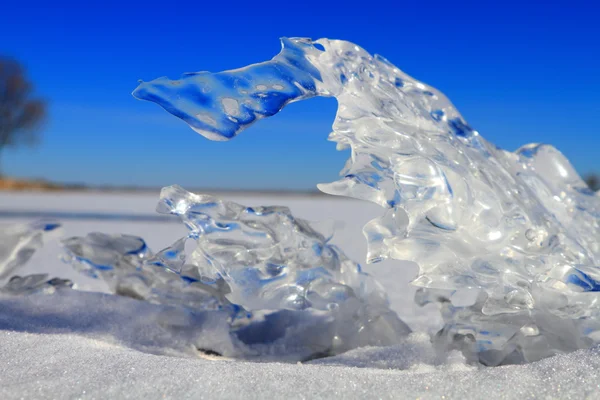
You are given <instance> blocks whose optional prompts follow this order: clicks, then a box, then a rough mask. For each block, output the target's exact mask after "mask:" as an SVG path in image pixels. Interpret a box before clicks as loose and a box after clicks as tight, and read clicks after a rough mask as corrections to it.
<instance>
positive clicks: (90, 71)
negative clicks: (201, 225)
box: [0, 0, 600, 189]
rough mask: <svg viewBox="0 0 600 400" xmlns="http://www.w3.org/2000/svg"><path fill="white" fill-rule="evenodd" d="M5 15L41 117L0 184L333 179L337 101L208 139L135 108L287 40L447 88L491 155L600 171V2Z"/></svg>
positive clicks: (147, 108)
mask: <svg viewBox="0 0 600 400" xmlns="http://www.w3.org/2000/svg"><path fill="white" fill-rule="evenodd" d="M10 3H12V4H10ZM10 3H9V4H4V5H3V6H2V10H1V12H0V54H4V55H9V56H12V57H14V58H16V59H18V60H19V61H21V62H23V63H24V64H25V66H26V68H27V70H28V73H29V76H30V77H31V79H32V80H33V81H34V82H35V84H36V86H37V93H38V94H39V95H40V96H42V97H44V98H45V99H47V100H48V102H49V111H50V118H49V120H48V123H47V124H46V126H45V128H44V130H43V140H42V142H41V144H40V145H39V146H38V147H37V148H34V149H27V148H24V149H20V150H10V151H7V152H6V153H5V154H2V158H1V159H0V163H1V165H2V167H3V170H4V172H5V173H6V174H7V175H12V176H19V177H40V178H46V179H50V180H54V181H61V182H85V183H89V184H114V185H131V184H137V185H140V186H155V187H159V186H163V185H168V184H173V183H178V184H181V185H184V186H187V187H195V188H197V187H210V188H243V189H248V188H255V189H258V188H269V189H282V188H283V189H313V188H314V186H315V184H316V183H319V182H327V181H331V180H334V179H336V177H337V173H338V171H339V170H340V169H341V168H342V166H343V163H344V161H345V159H346V157H347V155H346V154H345V153H339V152H336V151H335V145H334V144H333V143H330V142H328V141H326V137H327V134H328V133H329V131H330V126H331V123H332V121H333V117H334V113H335V109H336V104H335V100H332V99H315V100H313V101H309V102H301V103H296V104H292V105H291V106H289V107H287V108H286V109H285V110H284V111H283V112H282V113H281V114H279V115H277V116H276V117H274V118H272V119H269V120H264V121H261V123H259V124H257V125H255V126H254V127H252V128H251V129H250V130H248V131H246V132H244V133H242V134H241V135H240V136H239V137H237V138H235V139H234V140H232V141H230V142H225V143H223V142H219V143H215V142H210V141H208V140H206V139H204V138H203V137H201V136H200V135H198V134H196V133H194V132H193V131H192V130H191V129H189V128H188V127H187V126H186V125H185V124H184V123H183V122H181V121H179V120H177V119H176V118H174V117H172V116H170V115H168V114H167V113H166V112H165V111H163V110H162V109H160V108H159V107H158V106H156V105H154V104H151V103H147V102H141V101H137V100H135V99H134V98H133V97H132V96H131V91H132V90H133V89H134V88H135V87H136V86H137V81H138V80H139V79H143V80H151V79H154V78H157V77H159V76H165V75H166V76H169V77H170V78H176V77H178V76H179V75H181V74H182V73H184V72H189V71H199V70H208V71H220V70H225V69H232V68H238V67H242V66H245V65H247V64H251V63H255V62H260V61H264V60H267V59H270V58H271V57H272V56H274V55H275V54H276V53H277V52H278V51H279V40H278V38H279V37H281V36H304V37H312V38H318V37H329V38H334V39H346V40H350V41H353V42H355V43H357V44H359V45H361V46H362V47H364V48H365V49H366V50H367V51H369V52H371V53H379V54H381V55H383V56H384V57H386V58H387V59H389V60H390V61H391V62H392V63H394V64H395V65H397V66H398V67H399V68H401V69H403V70H404V71H406V72H407V73H409V74H410V75H412V76H414V77H415V78H417V79H419V80H422V81H424V82H426V83H428V84H430V85H432V86H435V87H437V88H438V89H440V90H442V91H443V92H444V93H445V94H446V95H447V96H448V97H449V98H450V99H451V100H452V101H453V103H454V104H455V105H456V106H457V108H458V109H459V110H460V111H461V113H462V114H463V116H464V117H465V118H466V119H467V121H469V123H470V124H471V125H472V126H473V127H474V128H475V129H477V130H478V131H479V132H480V133H481V134H482V135H483V136H484V137H485V138H486V139H488V140H490V141H492V142H494V143H496V144H497V145H499V146H501V147H503V148H507V149H510V150H514V149H516V148H517V147H519V146H520V145H522V144H525V143H530V142H545V143H551V144H553V145H555V146H556V147H557V148H558V149H559V150H561V151H562V152H563V153H565V154H566V156H567V157H568V158H569V159H570V160H571V161H572V162H573V164H574V165H575V167H576V168H577V169H578V170H579V171H580V173H582V174H586V173H588V172H592V171H599V172H600V156H598V153H599V147H600V137H599V134H600V130H599V129H598V122H597V121H598V116H599V115H600V97H599V94H598V93H599V92H600V74H599V71H600V27H599V24H598V16H599V15H600V6H598V5H595V4H594V3H597V2H592V1H588V2H578V1H563V2H552V1H546V2H541V1H530V2H523V1H520V2H510V1H504V2H495V3H497V4H494V5H492V4H491V3H492V2H481V3H489V4H484V5H482V4H478V2H472V3H467V2H462V3H461V2H448V1H440V2H438V1H435V0H432V1H428V2H417V1H413V2H410V3H405V2H400V1H397V2H390V3H386V2H367V3H365V2H361V3H360V4H358V5H357V6H354V7H352V6H350V3H349V2H344V3H339V4H334V3H325V2H318V3H317V2H315V3H310V2H287V1H281V2H272V3H268V2H264V1H261V2H258V1H257V2H253V3H250V2H244V3H239V4H238V3H236V2H229V1H228V2H212V3H209V4H203V3H204V2H203V1H195V2H189V3H182V2H175V1H171V2H161V3H160V4H158V3H157V4H154V3H152V2H144V3H135V2H126V1H121V2H114V3H113V2H110V1H109V2H102V3H98V4H94V3H87V4H81V3H83V2H78V3H75V2H73V3H71V2H60V1H53V2H47V3H42V2H39V3H37V2H10ZM524 3H528V4H524ZM221 4H222V5H221ZM283 132H284V133H285V134H282V133H283Z"/></svg>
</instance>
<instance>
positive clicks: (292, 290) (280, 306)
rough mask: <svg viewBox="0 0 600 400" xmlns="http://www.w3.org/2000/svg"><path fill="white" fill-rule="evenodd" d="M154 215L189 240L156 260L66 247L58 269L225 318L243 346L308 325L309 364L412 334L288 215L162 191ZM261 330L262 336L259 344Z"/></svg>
mask: <svg viewBox="0 0 600 400" xmlns="http://www.w3.org/2000/svg"><path fill="white" fill-rule="evenodd" d="M157 211H158V212H160V213H164V214H173V215H177V216H179V217H180V219H181V220H182V222H183V223H184V224H185V225H186V226H187V228H188V230H189V233H188V235H187V236H185V237H183V238H181V239H179V240H177V241H176V242H175V243H174V244H173V245H172V246H170V247H167V248H166V249H164V250H161V251H159V252H157V253H153V252H152V251H151V250H150V249H149V248H148V247H147V246H146V244H145V242H144V240H143V239H141V238H138V237H134V236H129V235H106V234H102V233H91V234H88V235H87V236H86V237H72V238H67V239H64V240H63V246H64V248H65V252H66V257H65V258H66V261H68V262H70V263H71V264H73V265H74V266H75V267H76V268H77V269H78V270H79V271H81V272H83V273H85V274H87V275H90V276H93V277H99V278H102V279H103V280H104V281H106V282H107V283H108V285H109V288H110V290H111V292H113V293H115V294H118V295H122V296H128V297H133V298H136V299H140V300H146V301H150V302H153V303H159V304H166V305H177V306H185V307H188V308H190V309H193V310H196V311H197V310H205V311H220V312H226V313H228V314H229V315H230V324H231V333H232V334H233V335H234V336H235V337H236V338H237V339H238V340H239V341H240V342H242V343H244V344H245V345H250V344H252V345H264V344H265V343H268V342H269V341H272V339H268V337H274V336H277V335H275V334H274V331H276V330H282V331H284V332H283V333H282V335H283V336H285V335H287V333H286V332H285V330H286V329H288V328H290V329H289V330H290V331H294V330H296V331H299V330H301V329H305V327H301V326H299V325H306V326H311V325H315V326H318V329H316V330H315V332H313V333H312V334H310V335H312V336H311V338H310V339H309V340H306V343H304V344H302V345H299V344H298V343H297V344H296V346H297V347H304V348H303V349H301V350H302V351H304V352H305V353H306V351H308V354H305V356H306V357H308V358H312V357H316V356H317V355H318V354H336V353H339V352H342V351H346V350H349V349H352V348H355V347H358V346H366V345H389V344H394V343H397V342H398V341H399V340H400V339H401V338H403V337H404V336H406V335H407V334H408V333H409V332H410V329H409V328H408V326H406V325H405V324H404V323H403V322H402V321H400V319H398V317H397V315H396V314H395V313H394V312H392V311H391V310H390V309H389V307H388V300H387V297H386V295H385V292H384V291H383V289H382V288H381V287H380V286H379V284H378V283H377V282H376V281H375V280H374V279H373V278H371V277H370V276H369V275H367V274H365V273H363V272H362V271H361V269H360V266H359V265H358V264H356V263H355V262H353V261H351V260H349V259H348V258H347V257H346V256H345V255H344V254H343V253H342V252H341V251H340V250H339V249H338V248H337V247H336V246H334V245H332V244H330V243H329V240H330V239H331V235H323V234H322V233H320V232H319V231H317V230H316V229H315V228H314V227H313V226H311V224H310V223H308V222H307V221H305V220H302V219H298V218H294V217H293V216H292V214H291V213H290V210H289V209H287V208H286V207H278V206H274V207H245V206H242V205H239V204H236V203H232V202H226V201H223V200H219V199H217V198H215V197H213V196H209V195H197V194H193V193H189V192H187V191H185V190H183V189H182V188H181V187H179V186H170V187H166V188H164V189H163V190H162V192H161V200H160V202H159V204H158V207H157ZM187 242H189V243H191V244H192V245H193V246H192V247H193V250H191V251H190V252H189V253H190V254H187V253H188V252H186V243H187ZM286 311H287V312H286ZM274 321H277V322H274ZM300 321H302V323H300ZM263 330H264V331H266V330H269V331H270V332H269V334H268V335H266V334H261V335H258V337H257V334H256V332H257V331H263ZM263 333H264V332H263ZM292 333H293V332H292ZM307 334H309V333H307ZM303 336H304V335H303ZM286 347H287V348H288V349H289V343H288V344H287V345H286ZM273 351H275V350H273V349H272V348H270V349H269V352H270V353H272V352H273ZM247 353H248V351H243V350H240V353H239V354H237V355H238V356H246V355H248V354H247Z"/></svg>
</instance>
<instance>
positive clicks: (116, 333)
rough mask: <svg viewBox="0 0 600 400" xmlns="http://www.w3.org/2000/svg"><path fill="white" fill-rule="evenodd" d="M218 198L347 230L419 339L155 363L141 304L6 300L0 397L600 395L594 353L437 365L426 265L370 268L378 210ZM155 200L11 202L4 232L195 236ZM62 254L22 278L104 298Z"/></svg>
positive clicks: (1, 311) (315, 201)
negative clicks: (420, 270)
mask: <svg viewBox="0 0 600 400" xmlns="http://www.w3.org/2000/svg"><path fill="white" fill-rule="evenodd" d="M220 197H222V198H224V199H227V200H231V201H236V202H239V203H241V204H244V205H248V206H253V205H284V206H288V207H290V208H291V210H292V212H293V213H294V214H295V216H297V217H301V218H304V219H308V220H312V221H320V220H327V219H330V220H334V221H338V222H339V224H340V225H343V227H340V228H338V230H337V231H336V234H335V235H334V240H333V242H334V243H335V244H337V245H339V246H340V247H341V248H342V249H343V250H344V251H345V252H346V254H347V255H348V256H349V257H351V258H353V259H354V260H356V261H359V262H361V264H363V267H364V269H365V270H366V271H367V272H369V273H371V274H372V275H374V276H375V277H376V278H377V279H378V280H379V281H380V282H381V283H382V284H383V286H384V287H385V288H386V290H387V292H388V295H389V297H390V301H391V305H392V309H393V310H395V311H396V312H397V313H398V315H399V316H400V317H401V318H402V319H403V320H404V321H405V322H407V323H408V324H409V325H410V326H411V328H412V329H413V330H414V331H416V332H421V333H416V334H413V335H412V336H411V337H409V339H408V340H407V342H406V343H403V344H400V345H398V346H392V347H389V348H381V349H377V348H368V349H357V350H354V351H351V352H349V353H346V354H343V355H340V356H336V357H331V358H325V359H320V360H316V361H312V362H311V363H309V364H303V365H296V364H281V363H249V362H239V361H230V360H207V359H205V358H199V357H193V356H190V355H182V354H171V356H169V355H165V354H160V355H159V354H151V353H156V352H157V351H156V349H153V347H152V343H142V342H143V338H146V339H148V338H156V336H155V335H154V336H153V333H148V332H144V331H143V330H144V329H145V328H144V326H143V325H136V323H133V324H124V325H131V326H130V327H129V328H128V327H126V326H124V325H123V326H120V327H119V324H120V323H121V322H120V321H123V322H125V321H132V320H135V319H136V316H137V314H136V313H137V312H139V313H144V312H147V310H145V309H144V307H141V306H139V302H135V301H133V300H129V299H119V298H114V297H113V296H102V295H97V294H90V295H87V294H83V295H82V296H80V297H77V296H71V297H69V296H67V297H68V298H64V299H61V298H60V296H56V297H54V298H53V296H37V297H35V298H0V329H2V330H0V336H1V338H0V365H1V366H2V372H1V373H0V397H1V398H7V399H9V398H10V399H12V398H144V399H145V398H239V397H244V398H263V397H265V396H275V397H289V398H319V397H343V398H413V397H414V398H418V397H420V398H440V397H441V396H443V395H445V396H449V397H451V398H481V397H483V396H488V397H489V396H492V397H493V398H523V397H525V396H527V397H533V398H585V397H590V398H598V397H600V391H598V390H599V389H598V385H599V384H598V382H600V379H599V378H600V373H599V365H600V356H599V355H598V353H597V351H595V350H589V351H579V352H576V353H572V354H570V355H566V356H558V357H553V358H550V359H547V360H543V361H541V362H538V363H533V364H529V365H526V366H508V367H498V368H483V367H481V368H479V367H475V366H468V365H466V364H465V363H464V362H463V360H461V359H460V357H455V358H454V359H451V360H450V362H448V363H446V364H444V365H435V362H434V357H433V356H432V355H431V351H432V350H431V348H430V346H429V343H428V337H427V335H425V334H424V333H423V332H434V331H435V330H436V329H437V328H438V327H439V326H440V317H439V315H438V312H437V310H436V309H435V308H433V307H432V308H425V309H422V308H416V306H413V296H414V292H415V289H414V288H413V287H412V286H411V285H410V284H409V282H410V280H411V278H412V277H414V276H415V274H416V266H415V265H412V264H410V263H399V262H387V261H386V262H383V263H380V264H375V265H369V266H365V265H364V260H365V255H366V242H365V240H364V238H363V236H362V233H361V229H362V226H363V225H364V224H365V223H366V222H367V221H369V220H370V219H372V218H374V217H375V216H376V215H377V214H378V212H379V207H378V206H376V205H373V204H369V203H365V202H359V201H355V200H348V199H342V198H334V197H324V196H302V195H295V196H290V195H285V196H278V195H275V194H264V195H257V194H244V193H235V194H234V193H227V194H221V195H220ZM157 201H158V193H156V194H146V193H143V194H141V193H127V194H123V193H91V192H89V193H2V194H0V222H1V223H15V222H26V221H31V220H33V219H35V218H38V217H40V216H51V217H56V218H59V219H60V220H61V222H63V230H62V232H61V233H60V234H61V235H62V236H74V235H78V236H82V235H85V234H87V233H89V232H91V231H98V232H104V233H126V234H131V235H137V236H141V237H143V238H144V239H146V241H147V243H148V244H149V246H150V247H151V248H152V249H153V250H159V249H161V248H163V247H166V246H167V245H169V244H171V243H172V242H173V241H174V240H175V239H176V238H179V237H181V236H183V235H184V234H185V228H184V227H183V226H182V225H181V224H180V223H179V222H178V221H176V220H171V219H169V218H168V217H161V216H159V215H158V214H156V213H155V212H154V209H155V205H156V203H157ZM59 253H60V248H59V245H58V243H57V241H56V240H51V241H49V242H48V243H47V244H46V245H45V247H44V248H43V249H42V250H40V251H38V252H37V253H36V255H35V256H34V257H33V258H32V259H31V260H30V262H29V263H28V265H27V267H26V268H24V269H23V270H21V271H19V274H26V273H34V272H45V273H50V274H51V275H53V276H58V277H63V278H71V279H73V280H74V281H76V282H77V283H78V284H79V285H80V287H82V288H86V289H88V290H96V291H102V289H103V287H102V285H101V284H99V282H97V281H95V280H93V279H90V278H84V277H81V276H80V275H79V274H77V273H76V272H74V271H73V270H72V269H71V267H70V266H69V265H66V264H64V263H63V262H62V261H61V260H60V259H59V257H58V256H59ZM94 296H95V297H94ZM131 304H138V305H137V306H131ZM95 316H99V317H98V320H96V318H95ZM102 318H104V319H102ZM103 321H109V322H110V324H112V326H108V325H106V326H105V325H103V324H105V323H104V322H103ZM107 324H108V323H107ZM144 340H145V339H144ZM148 340H149V339H148ZM357 367H360V368H357Z"/></svg>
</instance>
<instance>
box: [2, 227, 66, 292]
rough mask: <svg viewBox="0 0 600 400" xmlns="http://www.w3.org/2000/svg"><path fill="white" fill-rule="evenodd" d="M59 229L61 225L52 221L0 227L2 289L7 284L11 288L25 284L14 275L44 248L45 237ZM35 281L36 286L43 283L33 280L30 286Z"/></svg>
mask: <svg viewBox="0 0 600 400" xmlns="http://www.w3.org/2000/svg"><path fill="white" fill-rule="evenodd" d="M58 228H60V224H59V223H57V222H51V221H36V222H32V223H29V224H6V225H3V226H0V288H1V287H2V286H3V285H4V284H5V283H7V282H10V285H11V287H16V286H17V284H22V283H24V282H23V281H22V280H21V278H20V277H15V276H13V273H14V272H15V271H17V270H18V268H19V267H21V266H22V265H23V264H25V263H26V262H27V261H28V260H29V259H30V258H31V256H32V255H33V254H34V253H35V251H36V250H37V249H39V248H40V247H42V245H43V238H44V236H46V235H48V234H49V233H50V232H52V231H55V230H56V229H58ZM34 281H35V282H36V284H41V283H42V282H38V279H31V280H30V281H29V283H28V284H32V283H33V282H34ZM0 290H1V289H0Z"/></svg>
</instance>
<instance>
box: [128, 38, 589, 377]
mask: <svg viewBox="0 0 600 400" xmlns="http://www.w3.org/2000/svg"><path fill="white" fill-rule="evenodd" d="M282 45H283V49H282V51H281V52H280V53H279V54H278V55H277V56H275V57H274V58H273V59H272V60H271V61H267V62H263V63H260V64H254V65H250V66H248V67H245V68H242V69H238V70H231V71H225V72H219V73H209V72H198V73H190V74H186V75H184V76H182V77H181V78H180V79H179V80H174V81H172V80H169V79H167V78H159V79H156V80H154V81H151V82H146V83H141V84H140V85H139V87H138V88H137V89H136V90H135V91H134V96H135V97H137V98H139V99H144V100H150V101H153V102H156V103H158V104H159V105H161V106H162V107H163V108H165V109H166V110H167V111H168V112H170V113H172V114H173V115H175V116H177V117H179V118H181V119H183V120H184V121H185V122H187V123H188V124H189V125H190V126H191V127H192V128H193V129H194V130H195V131H197V132H198V133H200V134H202V135H203V136H205V137H207V138H209V139H212V140H228V139H231V138H233V137H234V136H236V135H237V134H238V133H239V132H240V131H242V130H243V129H244V128H247V127H248V126H250V125H251V124H252V123H254V122H256V121H257V120H259V119H261V118H264V117H268V116H271V115H274V114H276V113H277V112H278V111H280V110H281V109H282V108H283V107H284V106H285V105H286V104H288V103H290V102H293V101H298V100H304V99H308V98H310V97H314V96H333V97H335V98H337V101H338V104H339V108H338V112H337V116H336V119H335V122H334V125H333V132H332V133H331V134H330V136H329V140H332V141H334V142H337V144H338V149H344V148H350V149H351V157H350V159H349V160H348V162H347V164H346V166H345V168H344V169H343V170H342V172H341V176H342V179H341V180H339V181H337V182H334V183H330V184H322V185H319V188H320V189H321V190H322V191H324V192H326V193H329V194H334V195H342V196H351V197H356V198H359V199H364V200H369V201H372V202H375V203H377V204H379V205H381V206H382V207H383V208H384V209H385V211H384V212H383V214H382V216H381V217H380V218H377V219H375V220H373V221H371V222H369V223H368V224H367V225H366V226H365V228H364V234H365V236H366V238H367V241H368V245H369V253H368V262H376V261H379V260H382V259H385V258H392V259H398V260H412V261H415V262H416V263H418V265H419V267H420V274H419V276H418V277H417V278H416V280H415V281H414V284H415V285H418V286H421V287H423V288H424V289H423V290H421V291H420V292H419V294H418V299H417V300H418V302H419V303H421V304H424V303H427V302H432V301H433V302H437V303H439V304H440V306H441V308H442V311H443V316H444V319H445V323H446V325H445V327H444V329H443V330H442V331H441V332H440V333H439V335H438V338H437V342H438V343H439V344H440V345H441V346H442V347H448V346H449V347H460V348H463V349H464V350H465V351H466V352H468V353H470V354H472V355H473V357H476V358H477V359H478V360H480V361H482V362H484V363H486V364H489V365H496V364H500V363H506V362H523V361H533V360H537V359H539V358H542V357H546V356H548V355H552V354H555V353H558V352H564V351H570V350H574V349H578V348H584V347H589V346H591V345H592V344H594V343H598V342H599V341H600V324H599V321H600V319H599V311H600V301H599V300H600V297H599V296H600V293H599V290H600V289H599V288H600V269H598V268H597V267H596V265H597V263H598V258H599V257H600V252H599V251H600V250H599V244H598V233H599V226H598V212H599V211H600V203H599V201H600V199H599V198H598V197H596V196H594V193H592V192H591V191H590V190H589V189H588V188H587V186H586V185H585V183H584V182H583V181H582V180H581V179H580V177H579V176H578V175H577V173H576V172H575V171H574V169H573V167H572V166H571V165H570V164H569V162H568V161H567V160H566V159H565V157H564V156H562V154H561V153H560V152H558V151H557V150H556V149H555V148H553V147H551V146H548V145H538V144H533V145H527V146H524V147H522V148H521V149H519V150H517V151H516V152H514V153H512V152H508V151H505V150H502V149H499V148H498V147H496V146H494V145H493V144H490V143H489V142H487V141H486V140H484V139H483V138H482V137H481V136H480V135H479V133H478V132H477V131H475V130H474V129H472V128H471V127H470V126H469V125H468V124H467V123H466V121H465V120H464V119H463V118H462V117H461V115H460V114H459V112H458V111H457V110H456V109H455V108H454V107H453V106H452V104H451V103H450V101H449V100H448V99H447V98H446V97H445V96H444V95H443V94H442V93H440V92H439V91H438V90H436V89H434V88H432V87H430V86H427V85H425V84H423V83H421V82H419V81H417V80H415V79H413V78H411V77H410V76H408V75H406V74H405V73H403V72H402V71H400V70H399V69H397V68H396V67H395V66H393V65H392V64H390V63H389V62H388V61H387V60H385V59H384V58H382V57H380V56H374V57H372V56H371V55H369V54H368V53H367V52H366V51H365V50H363V49H361V48H360V47H358V46H356V45H355V44H352V43H349V42H345V41H338V40H327V39H320V40H317V41H311V40H308V39H297V38H296V39H283V40H282ZM173 207H175V208H176V206H173ZM219 229H227V228H219ZM217 251H220V250H217ZM247 257H258V256H254V255H252V256H251V255H248V256H247ZM223 260H225V259H223ZM227 260H228V261H231V262H233V265H239V263H240V260H237V259H227ZM249 273H252V274H254V273H255V272H250V271H249ZM262 273H265V272H263V271H261V274H262ZM231 279H233V281H234V280H235V279H236V278H231ZM250 279H260V278H257V277H255V276H251V277H250ZM233 288H235V285H232V289H233ZM467 289H471V290H474V291H475V294H474V295H472V296H471V301H470V302H467V303H469V304H465V300H464V292H465V290H467ZM249 296H250V298H252V293H250V294H249ZM294 296H295V295H294ZM277 298H279V297H277ZM253 301H254V300H253Z"/></svg>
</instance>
